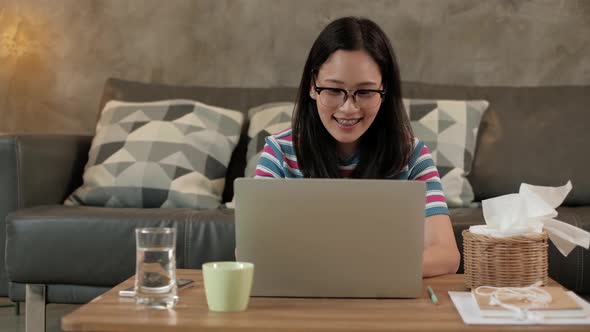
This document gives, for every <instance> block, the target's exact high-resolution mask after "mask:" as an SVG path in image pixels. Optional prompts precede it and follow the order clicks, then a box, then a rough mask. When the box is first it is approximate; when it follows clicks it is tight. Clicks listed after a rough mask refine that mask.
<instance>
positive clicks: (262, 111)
mask: <svg viewBox="0 0 590 332" xmlns="http://www.w3.org/2000/svg"><path fill="white" fill-rule="evenodd" d="M294 107H295V104H294V103H287V102H285V103H268V104H264V105H260V106H257V107H254V108H252V109H250V110H249V111H248V119H250V125H249V126H248V152H247V154H246V160H247V163H246V170H245V176H246V177H254V173H255V172H256V165H257V164H258V159H259V158H260V154H261V153H262V149H263V148H264V139H265V138H266V137H267V136H270V135H274V134H277V133H279V132H281V131H283V130H285V129H288V128H290V127H291V117H292V116H293V108H294Z"/></svg>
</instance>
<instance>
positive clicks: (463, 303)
mask: <svg viewBox="0 0 590 332" xmlns="http://www.w3.org/2000/svg"><path fill="white" fill-rule="evenodd" d="M567 294H568V295H569V296H571V297H572V298H573V299H574V300H575V301H576V302H577V303H578V304H579V305H580V306H582V308H583V309H584V311H585V312H586V318H547V319H541V320H535V321H527V320H518V319H515V318H490V317H482V316H481V315H480V314H479V307H478V306H477V303H476V302H475V299H474V298H473V296H472V295H471V293H470V292H449V296H450V297H451V300H452V301H453V303H454V304H455V308H457V311H458V312H459V315H461V319H463V322H464V323H465V324H469V325H590V304H589V303H588V302H586V301H584V299H582V298H580V297H579V296H578V295H576V294H575V293H574V292H567Z"/></svg>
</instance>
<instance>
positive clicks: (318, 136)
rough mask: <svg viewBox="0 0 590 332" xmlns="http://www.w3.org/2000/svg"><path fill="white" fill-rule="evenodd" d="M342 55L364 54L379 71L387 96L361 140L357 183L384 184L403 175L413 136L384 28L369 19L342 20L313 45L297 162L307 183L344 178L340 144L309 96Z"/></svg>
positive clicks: (297, 120) (302, 96) (295, 123)
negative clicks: (342, 52)
mask: <svg viewBox="0 0 590 332" xmlns="http://www.w3.org/2000/svg"><path fill="white" fill-rule="evenodd" d="M338 50H348V51H353V50H364V51H366V52H367V53H368V54H369V55H370V56H371V57H372V58H373V60H374V61H375V62H376V63H377V65H378V66H379V69H380V71H381V76H382V80H383V88H384V89H385V96H384V97H383V100H382V103H381V107H380V109H379V112H377V116H376V117H375V120H374V121H373V123H372V124H371V126H370V127H369V128H368V129H367V131H366V132H365V133H364V134H363V135H362V136H361V138H360V142H359V148H360V149H359V150H360V161H359V164H358V165H357V166H356V168H355V170H354V172H353V174H352V177H354V178H366V179H382V178H386V177H391V176H393V175H396V174H397V173H399V172H400V171H401V170H402V168H403V167H404V166H405V165H407V163H408V160H409V158H410V155H411V153H412V149H413V134H412V128H411V126H410V121H409V120H408V117H407V114H406V112H405V110H404V106H403V103H402V97H401V79H400V72H399V67H398V64H397V60H396V57H395V54H394V52H393V48H392V47H391V44H390V42H389V40H388V39H387V36H386V35H385V33H384V32H383V31H382V30H381V28H379V26H378V25H377V24H376V23H375V22H373V21H371V20H369V19H365V18H356V17H343V18H340V19H337V20H335V21H333V22H332V23H330V24H329V25H328V26H326V28H324V30H323V31H322V32H321V33H320V35H319V36H318V38H317V39H316V41H315V42H314V43H313V46H312V47H311V50H310V51H309V55H308V57H307V61H306V62H305V67H304V68H303V75H302V77H301V84H300V85H299V92H298V95H297V104H296V105H297V106H296V107H295V110H294V114H293V120H292V128H293V144H294V147H295V152H296V154H297V162H298V164H299V168H300V170H301V172H302V173H303V176H304V177H308V178H310V177H311V178H339V177H341V175H340V171H339V169H338V160H339V156H338V150H337V141H336V140H335V139H334V138H333V137H332V136H331V135H330V133H329V132H328V131H327V129H326V128H325V127H324V125H323V124H322V121H321V120H320V117H319V114H318V110H317V105H316V103H315V100H313V99H312V98H311V96H310V95H309V91H310V87H311V85H312V79H314V75H315V73H317V72H318V71H319V69H320V66H321V65H322V64H323V63H324V62H326V60H327V59H328V57H330V55H332V53H334V52H336V51H338Z"/></svg>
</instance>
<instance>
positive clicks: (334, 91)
mask: <svg viewBox="0 0 590 332" xmlns="http://www.w3.org/2000/svg"><path fill="white" fill-rule="evenodd" d="M296 105H297V106H296V108H295V111H294V114H293V120H292V128H291V129H289V130H287V131H284V132H282V133H279V134H277V135H273V136H269V137H267V138H266V144H265V146H264V149H263V153H262V155H261V158H260V160H259V162H258V165H257V168H256V177H257V178H263V177H272V178H302V177H306V178H346V177H350V178H363V179H386V178H387V179H397V180H417V181H425V182H426V188H427V194H426V224H425V234H424V236H425V241H424V262H423V271H424V272H423V275H424V277H429V276H435V275H441V274H447V273H455V272H456V271H457V268H458V266H459V260H460V257H459V251H458V249H457V244H456V243H455V237H454V235H453V229H452V226H451V221H450V219H449V216H448V213H449V212H448V209H447V205H446V201H445V197H444V193H443V191H442V186H441V182H440V178H439V174H438V171H437V169H436V166H435V165H434V162H433V160H432V158H431V156H430V151H429V149H428V148H427V147H426V146H425V145H424V144H423V143H422V142H420V140H418V139H417V138H414V136H413V133H412V128H411V126H410V123H409V120H408V117H407V115H406V112H405V110H404V107H403V103H402V99H401V80H400V73H399V68H398V65H397V60H396V57H395V54H394V52H393V49H392V47H391V44H390V42H389V40H388V39H387V36H386V35H385V33H384V32H383V31H382V30H381V29H380V28H379V26H377V24H375V23H374V22H372V21H370V20H368V19H360V18H354V17H345V18H341V19H338V20H336V21H334V22H332V23H330V24H329V25H328V26H327V27H326V28H325V29H324V30H323V31H322V32H321V33H320V35H319V36H318V38H317V39H316V41H315V42H314V44H313V46H312V48H311V50H310V52H309V56H308V58H307V62H306V63H305V67H304V69H303V76H302V78H301V84H300V86H299V93H298V97H297V104H296Z"/></svg>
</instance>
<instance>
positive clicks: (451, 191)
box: [404, 99, 489, 207]
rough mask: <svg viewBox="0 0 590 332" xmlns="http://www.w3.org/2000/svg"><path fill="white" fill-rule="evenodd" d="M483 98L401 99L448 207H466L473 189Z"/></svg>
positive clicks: (484, 107) (470, 200) (470, 199)
mask: <svg viewBox="0 0 590 332" xmlns="http://www.w3.org/2000/svg"><path fill="white" fill-rule="evenodd" d="M488 105H489V103H488V102H487V101H485V100H470V101H464V100H422V99H404V106H405V108H406V111H407V112H408V114H409V117H410V121H411V124H412V129H413V130H414V135H416V137H418V138H419V139H420V140H422V141H423V142H424V143H425V144H426V145H427V146H428V148H430V150H431V153H432V158H433V159H434V162H435V163H436V166H437V168H438V171H439V172H440V177H441V182H442V185H443V190H444V193H445V196H446V198H447V204H448V205H449V207H468V206H470V204H471V203H472V202H473V198H474V195H473V189H472V188H471V184H469V181H467V178H465V176H466V175H467V174H469V172H470V171H471V162H472V161H473V153H474V150H475V142H476V138H477V130H478V128H479V123H480V122H481V117H482V115H483V113H484V112H485V110H486V109H487V108H488Z"/></svg>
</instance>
